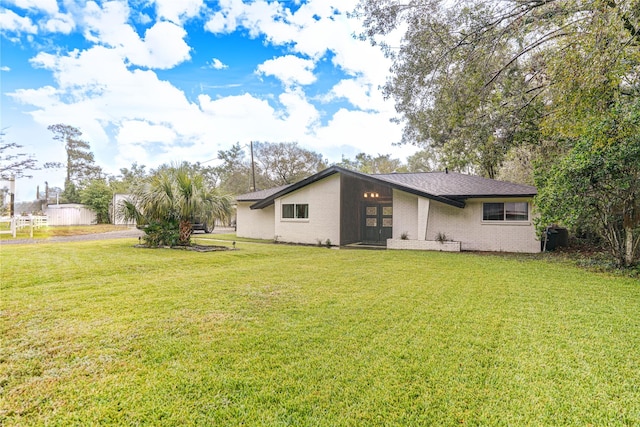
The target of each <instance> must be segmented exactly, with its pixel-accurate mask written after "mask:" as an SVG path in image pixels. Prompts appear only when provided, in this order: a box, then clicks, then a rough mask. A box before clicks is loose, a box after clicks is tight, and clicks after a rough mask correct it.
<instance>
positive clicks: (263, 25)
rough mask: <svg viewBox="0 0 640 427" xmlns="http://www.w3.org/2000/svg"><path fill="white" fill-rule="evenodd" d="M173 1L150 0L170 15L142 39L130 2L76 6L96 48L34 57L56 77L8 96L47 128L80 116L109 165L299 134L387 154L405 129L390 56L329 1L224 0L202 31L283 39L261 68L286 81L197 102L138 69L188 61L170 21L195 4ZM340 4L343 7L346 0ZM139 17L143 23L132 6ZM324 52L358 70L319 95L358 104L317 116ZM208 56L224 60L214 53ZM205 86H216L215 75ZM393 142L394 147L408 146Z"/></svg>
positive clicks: (313, 144) (184, 156) (306, 141)
mask: <svg viewBox="0 0 640 427" xmlns="http://www.w3.org/2000/svg"><path fill="white" fill-rule="evenodd" d="M350 1H351V2H353V1H355V0H350ZM175 3H176V4H174V5H173V6H172V3H171V2H169V1H168V0H167V1H164V0H162V1H160V0H155V4H156V8H157V13H158V15H159V16H160V18H162V19H166V20H160V21H159V22H156V23H155V24H153V25H152V26H151V27H149V28H148V29H147V30H146V32H145V33H144V35H143V37H142V36H141V35H140V34H138V33H137V32H136V30H135V29H134V27H132V26H131V25H130V24H129V22H130V20H131V18H132V16H131V14H132V11H131V10H130V9H129V7H128V5H127V4H126V3H124V2H114V1H111V2H104V3H100V4H98V3H95V2H93V1H89V2H87V3H86V5H85V6H84V8H83V9H82V10H80V14H81V15H83V17H84V19H83V21H82V25H84V27H82V28H83V30H84V35H85V38H86V39H87V41H88V42H90V43H93V44H94V46H93V47H91V48H88V49H86V50H73V51H71V52H68V53H66V54H51V53H46V52H41V53H39V54H37V55H36V56H35V57H34V58H32V60H31V64H32V66H34V67H38V68H43V69H46V70H49V71H51V73H52V75H53V78H54V84H52V85H49V86H42V87H40V88H36V89H21V90H16V91H14V92H13V93H11V94H9V96H11V97H12V98H13V99H14V100H16V101H18V102H22V103H23V104H27V105H29V106H30V107H32V108H31V113H30V114H31V116H32V117H33V119H34V120H35V121H36V122H37V123H39V124H41V125H42V126H47V125H49V124H52V123H57V122H62V123H68V122H69V118H73V125H74V126H77V127H79V128H80V129H82V131H83V132H84V134H85V135H84V136H85V137H86V139H87V140H89V141H91V144H92V149H94V150H96V159H97V161H99V163H100V164H101V165H104V167H105V168H107V169H109V168H111V171H112V172H113V171H117V169H116V168H119V167H128V166H130V165H131V163H132V162H134V161H135V162H138V163H139V164H146V165H147V166H149V167H155V166H157V165H158V164H160V163H166V162H170V161H173V160H177V159H180V160H188V161H198V160H199V161H203V159H204V160H207V159H211V158H215V157H216V153H217V151H218V150H219V149H226V148H228V147H229V145H231V144H233V143H235V142H240V143H246V142H248V141H250V140H259V141H270V142H279V141H297V142H298V143H299V144H301V145H302V146H304V147H306V148H309V149H311V150H314V151H317V152H320V153H322V154H325V155H326V153H327V152H330V153H333V155H335V157H333V158H330V160H332V161H339V160H340V153H341V152H344V150H347V148H345V147H350V148H348V149H349V150H356V151H363V152H368V153H388V152H389V150H390V149H392V148H391V145H390V144H391V143H392V142H397V141H398V140H399V139H400V136H401V129H400V127H399V126H398V125H396V124H393V123H390V122H389V118H390V117H392V116H393V114H394V112H393V106H392V105H391V104H390V103H388V102H385V101H384V100H383V99H382V96H381V95H380V93H379V91H378V90H377V87H378V85H379V84H381V83H382V82H383V81H384V76H385V75H386V70H387V68H388V62H387V61H386V59H384V58H383V57H382V55H381V54H380V52H379V51H378V49H377V48H374V47H371V46H369V45H368V43H366V42H361V41H358V40H354V39H352V38H351V37H350V34H351V32H353V31H354V30H353V28H354V27H353V23H352V22H351V21H348V20H347V19H346V17H344V16H341V15H336V14H335V8H332V7H331V6H330V5H329V4H328V3H327V2H326V0H325V1H316V0H310V1H309V2H308V3H305V4H303V5H302V6H301V7H300V8H299V10H298V11H297V12H296V13H295V14H292V13H291V12H290V11H289V10H288V9H285V8H283V6H282V3H275V2H272V3H267V2H265V1H264V0H258V1H255V2H253V3H250V4H243V3H242V1H239V0H221V1H220V2H219V7H220V10H219V11H218V12H216V13H214V15H213V18H212V19H211V20H210V21H209V22H208V23H207V24H206V25H207V29H208V30H209V31H214V30H215V31H223V32H224V31H231V30H232V29H235V28H236V27H237V25H243V26H245V27H246V28H248V29H250V31H251V33H252V34H253V35H264V36H265V37H266V38H267V40H268V41H269V42H270V43H272V44H276V45H281V46H287V48H289V49H290V52H292V54H289V55H284V56H282V57H276V58H273V59H271V60H268V61H265V62H263V63H262V64H260V65H258V66H257V67H256V72H257V73H259V74H262V75H268V76H274V77H275V78H277V79H279V80H280V81H282V82H283V84H284V89H283V90H282V91H280V92H276V93H271V94H264V95H260V96H259V95H257V94H250V93H243V94H237V95H235V96H226V97H220V98H215V97H213V98H212V97H211V96H209V95H205V94H200V95H199V96H197V97H196V99H195V100H190V99H188V98H187V96H186V95H185V93H184V92H183V91H182V90H180V89H178V88H177V87H175V86H174V85H172V84H171V83H170V82H169V81H164V80H161V79H160V78H159V77H158V75H157V74H156V73H155V72H154V71H153V70H151V69H144V68H143V69H140V68H139V67H146V68H162V69H164V68H171V67H173V66H175V65H177V64H179V63H181V62H183V61H186V60H188V59H189V57H190V47H189V46H188V45H187V43H186V42H185V39H186V38H187V33H186V31H185V29H184V28H183V27H181V26H179V25H176V23H174V22H169V21H167V20H175V19H177V18H176V17H178V18H180V19H186V18H187V17H189V16H190V13H192V12H189V11H190V10H194V9H189V7H196V6H195V5H198V4H200V2H199V1H193V2H189V3H183V4H178V3H180V2H175ZM189 5H192V6H189ZM174 6H175V7H174ZM172 7H173V9H172ZM198 7H199V6H198ZM340 7H344V8H346V6H344V5H343V3H340ZM161 8H165V9H162V11H161ZM133 14H134V15H135V19H137V20H138V21H140V20H141V18H142V16H141V15H140V14H139V13H138V12H137V11H135V12H133ZM171 17H173V18H171ZM317 17H320V19H317ZM147 18H148V17H147ZM78 22H80V21H78ZM140 22H142V21H140ZM148 24H151V22H148ZM3 28H4V26H3ZM187 28H188V27H187ZM34 30H35V28H34ZM327 50H329V51H331V52H332V55H331V56H330V57H331V60H332V61H333V62H334V64H335V65H336V66H337V67H339V68H341V69H342V70H343V71H345V72H346V73H347V74H348V75H351V76H353V77H351V78H347V79H344V80H343V81H341V82H339V83H337V84H336V85H334V86H333V88H332V89H331V90H330V91H329V92H328V93H327V94H326V95H325V97H324V98H323V99H324V100H325V101H326V102H329V101H332V100H335V99H346V100H348V101H349V102H350V103H351V104H352V105H353V106H354V107H355V108H357V109H359V110H363V111H349V110H347V109H342V110H340V111H338V112H337V113H336V114H333V115H332V116H329V117H324V119H326V122H325V125H322V124H321V121H320V119H321V118H323V113H322V112H321V111H318V109H317V108H316V107H315V106H314V105H313V104H312V103H310V102H309V100H308V99H307V97H306V95H305V93H304V91H303V90H302V87H301V86H303V85H310V84H312V83H314V82H316V78H317V77H316V76H315V75H314V70H315V68H316V66H317V61H328V58H329V56H328V55H326V53H327ZM303 57H304V58H303ZM305 58H310V59H305ZM209 65H210V66H211V67H213V68H216V69H223V68H225V67H227V65H226V64H224V63H223V62H222V61H221V60H219V59H218V58H212V59H211V62H210V64H209ZM211 74H216V73H211ZM203 83H205V84H206V85H207V86H208V87H214V86H215V84H216V83H217V82H216V81H215V80H213V81H207V82H203ZM224 86H225V87H231V86H233V85H226V84H225V85H224ZM270 101H271V102H270ZM103 150H104V152H109V157H108V158H106V157H105V158H100V157H99V155H98V153H99V152H101V151H103ZM109 150H111V151H109ZM414 150H415V149H414ZM393 151H394V153H393V154H394V156H396V155H397V156H399V154H397V153H400V152H403V151H402V150H401V149H399V148H393ZM348 154H349V155H351V153H350V152H349V153H348ZM336 157H337V158H336ZM52 160H59V159H52Z"/></svg>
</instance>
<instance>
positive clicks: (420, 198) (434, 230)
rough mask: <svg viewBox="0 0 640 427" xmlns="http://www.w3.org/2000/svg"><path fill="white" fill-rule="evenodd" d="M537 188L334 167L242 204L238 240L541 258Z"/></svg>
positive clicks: (257, 194) (453, 176)
mask: <svg viewBox="0 0 640 427" xmlns="http://www.w3.org/2000/svg"><path fill="white" fill-rule="evenodd" d="M535 194H536V189H535V187H532V186H528V185H520V184H513V183H509V182H502V181H496V180H492V179H487V178H481V177H477V176H471V175H465V174H459V173H447V172H429V173H394V174H377V175H372V174H364V173H360V172H354V171H350V170H347V169H343V168H341V167H338V166H332V167H330V168H329V169H326V170H324V171H322V172H319V173H317V174H315V175H313V176H311V177H309V178H306V179H304V180H302V181H300V182H297V183H295V184H291V185H288V186H283V187H278V188H273V189H270V190H263V191H258V192H254V193H248V194H243V195H241V196H238V197H237V199H236V200H237V203H238V211H237V212H238V217H237V235H238V236H239V237H250V238H262V239H274V238H276V239H278V240H279V241H283V242H292V243H306V244H316V243H318V242H319V241H321V242H326V241H327V240H329V241H330V242H331V243H332V244H333V245H340V246H346V245H350V244H367V245H381V246H386V247H387V248H389V249H426V250H443V251H460V250H473V251H504V252H530V253H533V252H540V242H539V241H538V240H537V238H536V232H535V227H534V224H533V221H532V210H531V207H532V200H533V196H535Z"/></svg>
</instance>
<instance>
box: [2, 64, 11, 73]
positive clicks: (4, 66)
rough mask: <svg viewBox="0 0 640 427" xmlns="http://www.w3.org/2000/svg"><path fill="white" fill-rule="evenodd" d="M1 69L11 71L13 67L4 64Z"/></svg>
mask: <svg viewBox="0 0 640 427" xmlns="http://www.w3.org/2000/svg"><path fill="white" fill-rule="evenodd" d="M0 71H7V72H9V71H11V68H9V67H7V66H6V65H3V66H1V67H0Z"/></svg>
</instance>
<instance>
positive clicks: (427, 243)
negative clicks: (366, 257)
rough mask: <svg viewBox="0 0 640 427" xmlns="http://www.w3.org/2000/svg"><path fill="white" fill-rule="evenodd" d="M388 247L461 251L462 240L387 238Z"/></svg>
mask: <svg viewBox="0 0 640 427" xmlns="http://www.w3.org/2000/svg"><path fill="white" fill-rule="evenodd" d="M387 249H410V250H420V251H441V252H460V242H436V241H433V240H402V239H387Z"/></svg>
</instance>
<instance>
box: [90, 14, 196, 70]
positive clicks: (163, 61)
mask: <svg viewBox="0 0 640 427" xmlns="http://www.w3.org/2000/svg"><path fill="white" fill-rule="evenodd" d="M129 13H130V10H129V8H128V7H127V5H126V4H124V3H120V2H108V3H105V4H104V5H103V7H100V6H99V5H98V4H96V3H95V2H89V3H87V6H86V8H85V23H86V25H87V28H86V30H85V38H86V39H87V40H89V41H91V42H93V43H96V44H104V45H106V46H109V47H112V48H114V49H116V50H117V51H118V52H119V53H120V54H121V55H122V57H123V58H126V59H127V60H128V61H129V62H130V63H131V64H133V65H138V66H143V67H149V68H160V69H167V68H172V67H174V66H176V65H178V64H180V63H182V62H184V61H186V60H188V59H189V58H190V55H189V52H190V50H191V48H190V47H189V45H187V43H186V42H185V41H184V38H185V37H186V35H187V33H186V31H185V30H184V28H182V27H180V26H178V25H176V24H174V23H171V22H168V21H160V22H157V23H156V24H154V25H153V26H152V27H151V28H149V29H148V30H147V31H146V32H145V36H144V39H141V38H140V36H139V35H138V34H137V33H136V31H135V30H134V28H133V27H132V26H130V25H129V24H127V21H128V18H129Z"/></svg>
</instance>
